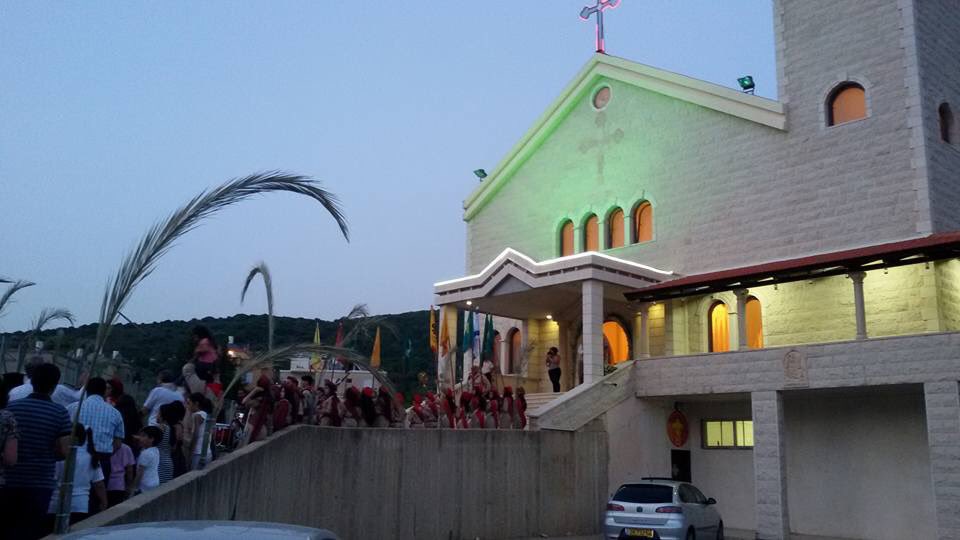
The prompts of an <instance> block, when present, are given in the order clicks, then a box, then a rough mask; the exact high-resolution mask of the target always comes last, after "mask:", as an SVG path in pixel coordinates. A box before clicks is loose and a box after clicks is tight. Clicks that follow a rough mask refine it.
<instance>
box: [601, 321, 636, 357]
mask: <svg viewBox="0 0 960 540" xmlns="http://www.w3.org/2000/svg"><path fill="white" fill-rule="evenodd" d="M629 358H630V339H629V338H628V337H627V332H626V330H624V329H623V326H622V325H621V324H620V323H619V322H617V321H607V322H605V323H603V359H604V363H606V364H610V365H616V364H619V363H620V362H625V361H627V360H628V359H629Z"/></svg>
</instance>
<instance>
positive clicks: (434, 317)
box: [430, 306, 437, 354]
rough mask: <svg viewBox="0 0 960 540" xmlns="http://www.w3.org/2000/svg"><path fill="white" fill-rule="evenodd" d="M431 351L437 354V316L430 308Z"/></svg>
mask: <svg viewBox="0 0 960 540" xmlns="http://www.w3.org/2000/svg"><path fill="white" fill-rule="evenodd" d="M430 350H431V351H433V354H437V315H436V313H435V312H434V311H433V306H430Z"/></svg>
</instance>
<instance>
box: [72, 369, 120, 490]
mask: <svg viewBox="0 0 960 540" xmlns="http://www.w3.org/2000/svg"><path fill="white" fill-rule="evenodd" d="M106 394H107V381H105V380H103V379H101V378H100V377H93V378H92V379H90V380H89V381H87V398H86V399H85V400H83V401H82V402H78V403H74V404H72V405H70V406H69V407H67V413H68V414H69V415H70V419H71V420H73V419H74V417H75V416H76V414H77V407H80V416H79V421H80V423H81V424H83V425H84V426H86V427H87V429H89V430H90V432H91V433H92V434H93V449H94V452H95V454H94V457H96V458H97V460H99V462H100V468H101V469H103V477H104V478H110V458H111V456H113V451H114V450H116V449H117V448H120V443H121V442H122V441H123V437H124V431H123V416H121V415H120V411H118V410H117V409H115V408H113V406H111V405H110V404H109V403H107V402H106V400H104V397H105V396H106Z"/></svg>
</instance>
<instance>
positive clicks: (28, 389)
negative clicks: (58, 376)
mask: <svg viewBox="0 0 960 540" xmlns="http://www.w3.org/2000/svg"><path fill="white" fill-rule="evenodd" d="M44 363H45V362H44V361H43V360H34V361H32V362H30V363H29V364H27V367H26V369H25V371H26V372H27V376H26V377H24V378H23V384H21V385H20V386H15V387H13V388H12V389H10V393H9V394H7V400H8V401H16V400H18V399H23V398H25V397H27V396H29V395H30V394H32V393H33V383H31V382H30V377H31V376H33V370H35V369H37V366H39V365H42V364H44ZM86 379H87V377H86V375H85V374H84V375H81V376H80V380H79V381H78V383H79V384H80V389H79V390H74V389H73V388H70V387H69V386H65V385H62V384H58V385H57V388H56V389H55V390H54V391H53V395H52V396H50V399H51V400H52V401H53V402H54V403H57V404H59V405H62V406H63V407H67V406H68V405H70V404H71V403H76V402H78V401H80V394H82V393H83V385H84V384H85V383H86Z"/></svg>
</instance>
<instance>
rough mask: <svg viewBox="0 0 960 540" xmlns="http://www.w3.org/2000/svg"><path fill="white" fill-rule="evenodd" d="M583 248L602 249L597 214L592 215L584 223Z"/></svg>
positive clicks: (589, 249)
mask: <svg viewBox="0 0 960 540" xmlns="http://www.w3.org/2000/svg"><path fill="white" fill-rule="evenodd" d="M583 250H584V251H599V250H600V221H599V220H598V219H597V216H596V215H595V214H594V215H591V216H590V217H588V218H587V221H586V222H584V225H583Z"/></svg>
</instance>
